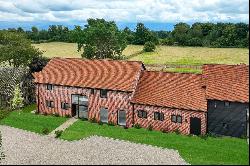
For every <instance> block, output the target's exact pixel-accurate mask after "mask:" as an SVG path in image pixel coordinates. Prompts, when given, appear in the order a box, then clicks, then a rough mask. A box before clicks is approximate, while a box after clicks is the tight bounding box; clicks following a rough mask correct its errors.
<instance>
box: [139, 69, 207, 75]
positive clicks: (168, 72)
mask: <svg viewBox="0 0 250 166" xmlns="http://www.w3.org/2000/svg"><path fill="white" fill-rule="evenodd" d="M143 72H153V73H163V74H173V75H177V74H178V75H197V76H199V75H202V74H199V73H180V72H171V71H152V70H151V71H150V70H144V71H143Z"/></svg>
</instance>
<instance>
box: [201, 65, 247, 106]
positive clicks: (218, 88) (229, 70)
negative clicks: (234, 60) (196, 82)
mask: <svg viewBox="0 0 250 166" xmlns="http://www.w3.org/2000/svg"><path fill="white" fill-rule="evenodd" d="M203 79H204V81H205V84H206V97H207V99H215V100H222V101H233V102H234V101H236V102H243V103H245V102H249V66H248V65H204V66H203Z"/></svg>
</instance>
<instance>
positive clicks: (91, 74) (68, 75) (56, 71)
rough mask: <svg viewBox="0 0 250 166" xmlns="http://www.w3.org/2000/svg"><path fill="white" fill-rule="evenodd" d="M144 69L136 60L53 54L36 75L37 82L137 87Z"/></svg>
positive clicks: (123, 88) (92, 86) (120, 88)
mask: <svg viewBox="0 0 250 166" xmlns="http://www.w3.org/2000/svg"><path fill="white" fill-rule="evenodd" d="M141 69H142V62H135V61H118V60H83V59H77V58H53V59H51V60H50V61H49V63H48V64H47V65H46V66H45V67H44V69H43V70H42V71H41V72H37V73H34V74H33V76H34V77H35V83H49V84H57V85H68V86H79V87H87V88H100V89H110V90H121V91H133V88H134V86H135V80H136V76H137V75H138V74H139V72H140V71H141Z"/></svg>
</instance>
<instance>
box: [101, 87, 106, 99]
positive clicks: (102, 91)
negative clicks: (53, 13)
mask: <svg viewBox="0 0 250 166" xmlns="http://www.w3.org/2000/svg"><path fill="white" fill-rule="evenodd" d="M107 94H108V91H107V90H106V89H101V91H100V97H101V98H107Z"/></svg>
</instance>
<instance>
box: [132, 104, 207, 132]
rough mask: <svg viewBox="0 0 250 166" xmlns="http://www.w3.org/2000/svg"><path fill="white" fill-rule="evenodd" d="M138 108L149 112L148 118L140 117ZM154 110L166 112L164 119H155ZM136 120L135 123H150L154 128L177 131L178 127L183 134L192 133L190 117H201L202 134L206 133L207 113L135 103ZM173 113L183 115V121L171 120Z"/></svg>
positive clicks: (144, 126) (143, 125) (146, 124)
mask: <svg viewBox="0 0 250 166" xmlns="http://www.w3.org/2000/svg"><path fill="white" fill-rule="evenodd" d="M138 110H144V111H146V112H147V118H146V119H144V118H139V117H138V116H137V115H138V114H137V111H138ZM154 112H162V113H163V114H164V120H163V121H159V120H154ZM134 113H135V115H134V120H135V124H136V123H138V124H140V125H141V127H143V128H147V127H148V126H149V125H150V124H151V125H152V127H153V129H154V130H162V129H164V130H167V131H175V130H176V129H178V130H179V131H180V132H181V133H182V134H189V133H190V117H197V118H200V119H201V134H205V133H206V113H205V112H198V111H188V110H180V109H172V108H163V107H154V106H145V105H138V104H135V105H134ZM171 115H181V116H182V123H174V122H171Z"/></svg>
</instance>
